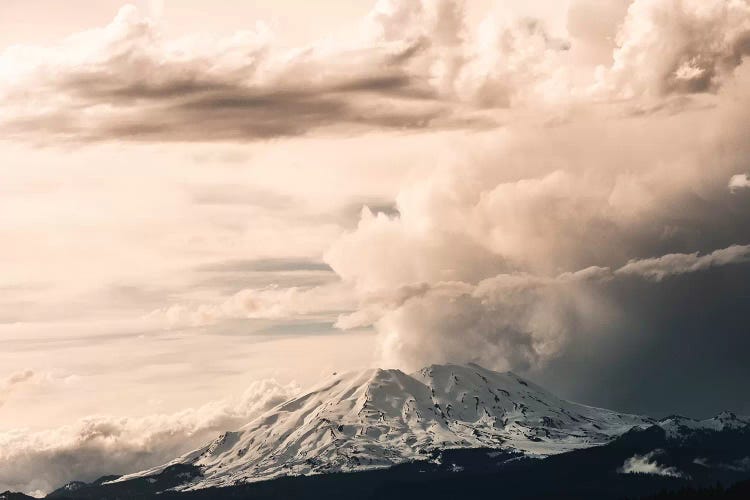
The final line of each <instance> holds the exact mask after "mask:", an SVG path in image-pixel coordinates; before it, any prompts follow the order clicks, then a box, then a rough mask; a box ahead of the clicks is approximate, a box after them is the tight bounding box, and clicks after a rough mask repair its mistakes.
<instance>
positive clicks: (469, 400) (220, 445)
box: [117, 364, 654, 490]
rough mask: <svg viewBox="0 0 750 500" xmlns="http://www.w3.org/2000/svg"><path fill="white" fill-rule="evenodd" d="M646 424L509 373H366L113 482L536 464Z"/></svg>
mask: <svg viewBox="0 0 750 500" xmlns="http://www.w3.org/2000/svg"><path fill="white" fill-rule="evenodd" d="M653 423H654V421H653V420H652V419H650V418H647V417H641V416H636V415H628V414H621V413H616V412H613V411H609V410H604V409H600V408H593V407H590V406H584V405H580V404H576V403H571V402H568V401H565V400H562V399H560V398H558V397H556V396H554V395H553V394H551V393H549V392H548V391H546V390H544V389H543V388H541V387H539V386H537V385H535V384H533V383H532V382H529V381H527V380H524V379H523V378H521V377H519V376H518V375H515V374H514V373H511V372H506V373H498V372H494V371H491V370H488V369H485V368H483V367H481V366H478V365H475V364H469V365H452V364H448V365H432V366H428V367H426V368H423V369H421V370H419V371H417V372H415V373H412V374H406V373H404V372H402V371H400V370H382V369H372V370H364V371H360V372H352V373H345V374H341V375H334V376H333V377H331V378H330V379H328V380H326V381H324V382H323V383H321V384H319V385H318V386H316V387H314V388H313V389H311V390H310V391H308V392H306V393H305V394H303V395H301V396H299V397H296V398H293V399H291V400H289V401H287V402H285V403H283V404H281V405H279V406H277V407H275V408H273V409H272V410H270V411H268V412H266V413H265V414H263V415H261V416H259V417H258V418H256V419H255V420H253V421H251V422H250V423H248V424H247V425H245V426H244V427H243V428H242V429H240V430H239V431H236V432H227V433H225V434H223V435H221V436H220V437H219V438H218V439H216V440H215V441H213V442H212V443H209V444H207V445H206V446H204V447H203V448H200V449H198V450H195V451H193V452H191V453H188V454H186V455H184V456H182V457H180V458H178V459H176V460H174V461H172V462H170V463H168V464H165V465H163V466H160V467H156V468H153V469H149V470H146V471H142V472H139V473H137V474H131V475H128V476H123V477H121V478H119V479H117V481H126V480H130V479H133V478H138V477H149V476H153V475H155V474H159V473H160V472H162V471H164V470H165V469H167V468H170V467H171V468H174V467H176V466H193V467H197V468H198V469H199V470H200V472H201V474H200V475H196V476H190V475H188V476H186V478H185V479H186V480H185V482H184V483H183V484H182V485H180V486H178V487H177V489H181V490H191V489H199V488H207V487H214V486H229V485H235V484H240V483H245V482H252V481H260V480H265V479H271V478H274V477H278V476H283V475H308V474H319V473H329V472H341V471H356V470H364V469H373V468H382V467H389V466H392V465H395V464H398V463H403V462H408V461H415V460H428V459H430V458H431V457H432V456H433V454H434V453H435V452H437V451H439V450H445V449H453V448H494V449H498V450H504V451H510V452H514V453H518V454H523V455H530V456H540V457H541V456H548V455H554V454H558V453H562V452H566V451H570V450H574V449H579V448H587V447H591V446H595V445H600V444H604V443H606V442H608V441H610V440H611V439H613V438H614V437H617V436H619V435H621V434H623V433H625V432H626V431H628V430H630V429H631V428H633V427H645V426H648V425H651V424H653Z"/></svg>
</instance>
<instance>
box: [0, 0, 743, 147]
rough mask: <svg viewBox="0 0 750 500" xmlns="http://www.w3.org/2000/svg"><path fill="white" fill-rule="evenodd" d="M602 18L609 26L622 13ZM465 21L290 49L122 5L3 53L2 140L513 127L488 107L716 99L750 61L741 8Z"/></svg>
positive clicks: (377, 26)
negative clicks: (566, 28) (171, 31)
mask: <svg viewBox="0 0 750 500" xmlns="http://www.w3.org/2000/svg"><path fill="white" fill-rule="evenodd" d="M578 3H580V2H574V5H573V8H574V9H575V8H576V7H577V6H578ZM578 9H579V10H580V9H581V7H578ZM600 10H602V12H601V13H600V14H602V17H605V18H606V17H611V18H614V19H616V18H617V16H618V15H620V14H621V12H622V7H621V6H620V5H619V3H618V2H612V4H611V5H610V6H607V7H600ZM466 11H467V8H466V6H465V5H464V3H463V2H460V1H454V0H440V1H437V2H433V1H426V0H420V1H417V2H403V1H393V0H381V1H379V2H377V3H376V5H375V6H374V7H373V9H372V10H371V12H370V13H369V15H368V16H367V17H366V18H365V19H364V20H362V21H361V26H360V30H359V32H360V35H359V36H358V37H354V38H352V37H346V38H344V37H339V38H337V37H335V36H334V37H330V38H329V39H326V40H324V41H322V42H317V43H313V44H311V45H309V46H306V47H300V48H295V49H285V48H282V47H281V46H280V45H279V44H278V43H277V42H276V40H275V37H274V35H273V33H272V32H271V31H270V30H269V28H268V27H267V26H265V25H264V24H262V23H258V24H257V26H255V27H254V29H251V30H247V31H243V32H239V33H236V34H234V35H231V36H227V37H223V38H217V39H205V38H204V39H200V38H196V37H193V38H189V37H188V38H184V39H180V40H170V39H166V38H165V37H164V36H163V35H162V30H161V28H160V25H159V23H160V21H159V19H158V18H151V17H148V16H146V15H145V14H144V13H141V12H139V11H138V9H137V8H135V7H134V6H132V5H128V6H125V7H123V8H122V9H121V10H120V11H119V13H118V14H117V15H116V17H115V18H114V19H113V21H112V22H111V23H110V24H109V25H107V26H105V27H104V28H100V29H94V30H90V31H87V32H83V33H79V34H77V35H75V36H71V37H69V38H68V39H66V40H65V41H64V42H62V43H60V44H59V45H57V46H53V47H48V48H42V47H32V46H12V47H10V48H8V49H6V50H5V51H4V52H3V53H2V54H0V74H2V75H4V76H5V79H4V80H5V82H6V83H5V84H3V85H2V86H1V87H0V94H1V95H3V97H4V102H5V104H4V105H3V115H4V116H5V117H6V118H5V119H4V120H3V121H2V124H1V126H2V130H3V132H4V133H5V134H6V135H10V136H13V137H25V136H29V135H30V134H34V135H35V139H34V140H40V139H41V138H43V137H45V136H46V137H47V138H48V139H62V140H75V141H100V140H113V139H118V140H135V141H156V140H159V141H172V140H177V141H196V140H199V141H211V140H234V141H250V140H257V139H265V138H272V137H283V136H295V135H300V134H306V133H308V132H311V131H314V130H326V129H334V130H335V129H342V127H345V128H346V129H347V130H349V131H351V130H352V129H354V130H356V129H358V128H359V129H361V130H371V129H424V128H426V127H430V128H436V127H449V128H452V127H470V128H474V127H481V126H488V125H492V124H498V123H502V122H504V121H505V120H507V115H502V114H500V115H498V114H497V113H495V112H496V111H498V110H507V109H525V108H529V107H533V108H540V107H541V108H545V109H549V108H552V109H555V108H558V107H559V106H561V105H562V106H569V105H574V104H575V103H579V102H587V101H592V100H595V101H601V100H611V99H620V98H634V97H637V98H641V97H643V98H657V99H659V98H663V97H666V96H674V95H680V96H684V95H690V94H699V93H707V92H708V93H711V92H716V91H718V90H719V89H720V88H721V87H722V86H723V85H724V84H725V83H726V81H727V80H728V79H730V78H731V75H732V73H733V71H734V70H735V69H736V68H737V67H738V66H739V65H740V64H741V62H742V58H743V56H744V55H745V54H747V53H748V52H750V42H749V40H750V28H749V27H748V25H747V22H746V19H747V17H748V13H750V8H749V7H748V5H747V3H746V2H744V1H737V2H729V3H727V2H724V1H721V0H713V1H710V2H705V1H703V2H699V1H697V0H681V1H678V2H673V3H666V2H663V1H654V0H636V1H634V2H633V3H632V4H631V5H630V7H629V8H628V9H627V13H626V14H625V17H624V19H623V20H622V22H621V27H620V29H619V30H618V31H617V32H616V33H614V32H611V33H606V34H599V37H598V38H597V36H596V34H595V33H592V30H593V28H592V27H591V26H588V25H587V23H586V22H585V20H584V21H580V15H579V21H578V22H577V23H576V24H571V25H572V27H573V29H571V32H570V33H560V34H554V33H551V32H550V31H549V28H548V27H547V26H546V25H545V23H544V22H543V21H541V20H539V19H535V18H521V19H517V18H516V19H513V18H509V17H508V16H505V15H503V13H502V12H500V13H498V14H497V15H490V16H486V18H485V19H484V21H482V22H481V23H470V22H469V21H468V16H467V14H466ZM615 26H616V24H615ZM603 35H606V36H603ZM606 38H609V39H612V38H616V46H615V47H614V48H613V50H612V52H611V61H609V62H607V63H602V64H598V65H596V64H592V63H591V62H589V63H587V64H581V58H580V57H578V53H579V52H582V51H585V50H586V49H587V47H589V46H591V45H592V43H593V44H595V43H600V44H603V45H604V46H606V45H607V44H609V43H611V42H608V41H606ZM571 51H572V53H570V52H571ZM635 105H636V107H638V106H641V105H645V103H635ZM653 105H657V104H655V103H653V102H650V101H649V106H653Z"/></svg>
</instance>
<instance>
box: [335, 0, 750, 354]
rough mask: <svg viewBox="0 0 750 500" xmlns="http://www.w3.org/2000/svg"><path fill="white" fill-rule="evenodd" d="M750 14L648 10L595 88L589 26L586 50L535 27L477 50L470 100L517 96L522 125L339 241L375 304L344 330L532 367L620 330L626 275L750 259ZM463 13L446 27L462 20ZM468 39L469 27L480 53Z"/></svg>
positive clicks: (732, 7) (355, 281)
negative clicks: (748, 178) (737, 196)
mask: <svg viewBox="0 0 750 500" xmlns="http://www.w3.org/2000/svg"><path fill="white" fill-rule="evenodd" d="M749 7H750V6H749V5H748V4H747V3H746V2H724V1H713V2H704V1H701V2H693V1H677V2H657V1H648V0H636V1H634V2H632V3H631V4H630V5H629V7H628V9H627V10H626V11H625V10H621V11H620V12H622V15H623V16H624V18H622V19H621V20H620V22H619V23H613V28H612V29H613V31H612V32H611V33H609V37H610V38H614V39H615V40H616V43H615V45H614V46H613V47H612V48H611V52H610V58H609V62H607V63H606V64H604V63H600V64H598V65H591V66H590V67H589V68H588V69H590V73H589V76H590V77H591V80H588V81H589V84H586V83H580V82H582V81H583V82H585V81H586V80H585V79H583V77H582V75H584V74H585V72H586V71H587V70H586V67H585V64H581V65H580V66H579V67H575V66H574V65H573V64H572V62H573V61H574V60H575V58H574V57H573V55H574V53H575V52H576V50H577V44H580V45H585V44H587V43H591V41H590V40H591V36H589V35H590V33H587V32H586V30H585V29H582V28H581V27H579V28H578V32H579V33H583V34H584V35H586V37H584V39H582V40H578V39H576V38H575V36H573V35H572V34H571V36H570V37H569V38H570V39H569V40H566V41H555V40H554V39H553V38H552V37H550V36H549V35H547V34H545V33H543V32H541V31H537V30H541V28H540V27H539V26H538V25H537V24H534V23H532V22H531V21H526V22H525V24H523V25H522V26H523V29H521V32H520V33H523V34H522V35H521V34H519V32H518V31H513V30H512V29H511V30H510V31H508V30H506V31H504V32H503V34H502V35H500V36H499V37H498V38H493V40H494V41H493V43H492V44H490V46H491V47H493V49H492V50H491V51H490V52H491V54H490V52H486V51H485V52H479V53H478V54H477V53H474V52H472V51H467V52H464V54H466V53H469V54H472V55H471V56H469V57H468V59H467V58H466V57H464V58H462V59H460V60H459V61H458V62H455V61H454V62H455V64H456V65H457V67H456V66H452V67H451V68H452V69H451V70H450V71H449V73H450V74H452V75H455V76H454V77H453V78H452V79H451V84H452V85H453V89H454V90H456V91H457V92H458V93H459V94H460V95H463V94H462V93H461V89H466V88H473V89H474V92H473V93H471V95H472V96H473V98H474V99H478V98H479V101H475V102H481V103H483V104H484V105H485V106H487V105H489V102H488V101H487V99H481V98H480V97H481V95H482V91H479V90H478V89H484V90H483V91H486V92H488V94H489V95H492V96H494V97H495V98H499V97H500V96H504V97H503V98H502V99H501V101H502V103H503V105H504V106H506V107H507V108H508V115H507V116H509V117H512V118H510V119H509V122H508V125H507V126H506V127H505V128H504V129H503V131H502V132H501V133H499V134H497V133H496V134H495V135H493V137H492V138H491V139H489V138H487V140H485V141H482V140H476V141H473V142H470V144H469V145H468V146H467V145H465V144H461V145H457V148H456V149H457V151H459V153H457V154H456V156H455V158H452V159H449V160H445V159H438V160H437V164H436V165H435V168H433V169H432V170H431V172H432V173H431V175H430V176H429V177H428V178H426V179H425V178H420V179H417V180H415V182H413V183H412V184H411V185H408V186H406V187H404V188H403V189H402V190H401V192H400V194H399V196H398V198H397V207H398V215H396V216H387V215H384V214H377V215H376V214H373V213H371V212H370V211H368V210H364V211H363V213H362V218H361V220H360V222H359V225H358V227H357V229H356V230H355V231H353V232H351V233H349V234H347V235H345V236H343V237H342V238H341V239H339V240H338V241H337V242H336V243H335V244H334V245H333V246H332V248H331V249H330V251H329V252H328V254H327V261H328V262H329V264H330V265H331V267H332V268H333V269H334V270H335V271H336V272H337V273H338V274H339V275H340V276H341V277H342V278H343V279H344V281H346V282H348V283H350V284H351V285H352V286H353V287H354V288H355V289H356V290H357V292H358V294H359V297H360V299H361V300H360V307H359V309H358V310H357V311H356V312H355V313H353V314H350V315H347V316H342V317H340V319H339V323H338V324H339V326H341V327H344V328H346V327H353V326H360V325H363V324H369V323H372V324H374V325H375V327H376V328H377V329H378V330H379V331H380V332H381V336H382V341H383V342H382V349H383V355H384V356H385V359H387V360H388V361H389V362H392V363H394V364H407V365H411V366H417V365H419V364H421V363H424V362H426V361H445V360H461V361H466V360H472V359H473V360H479V361H482V362H484V363H486V364H489V365H494V366H497V367H505V368H508V367H510V368H528V367H529V366H533V365H536V364H538V363H540V362H542V361H544V360H546V359H549V358H550V357H552V356H555V355H556V354H558V353H559V352H560V351H561V349H562V348H563V346H564V345H565V344H566V342H567V341H568V340H569V338H570V336H571V335H572V334H574V333H578V334H580V333H582V332H587V331H589V332H590V331H600V332H601V331H606V329H607V328H608V326H607V324H608V320H610V319H612V318H613V316H612V315H614V314H617V313H618V311H617V308H616V307H615V305H614V304H612V303H611V301H610V300H609V299H608V292H607V291H608V290H609V289H610V288H612V287H613V286H617V284H616V283H613V281H617V280H623V279H627V277H637V278H640V279H648V280H655V281H658V280H662V279H666V278H667V277H669V276H671V275H676V274H684V273H690V272H699V271H701V270H705V269H708V268H711V267H714V266H723V265H729V264H732V263H741V262H743V261H745V260H746V259H747V247H746V246H741V245H736V244H737V243H747V234H749V233H747V232H744V229H745V228H747V226H748V216H747V212H746V211H744V212H743V211H742V210H740V211H739V212H738V206H737V205H732V203H744V202H739V201H736V202H732V201H731V200H729V201H728V200H727V198H728V194H727V189H726V179H728V178H729V177H730V176H731V174H732V173H733V172H736V171H737V169H738V167H739V166H740V165H746V164H747V162H748V161H749V160H750V155H749V154H748V153H749V151H748V145H747V141H746V140H744V139H743V132H742V130H743V128H744V127H743V124H744V123H747V120H748V118H750V116H749V115H750V107H749V106H748V97H750V95H749V94H748V90H747V89H748V88H750V86H748V84H749V83H750V66H748V65H749V64H750V63H747V62H745V59H744V56H745V54H746V53H748V52H750V43H749V42H750V10H749ZM576 8H577V9H580V6H578V7H576ZM612 8H613V10H614V11H616V10H617V9H615V6H614V5H613V6H612ZM449 12H450V16H451V17H450V19H451V22H450V23H447V25H449V26H452V27H456V26H463V25H461V23H457V22H456V21H455V16H456V11H455V10H450V11H449ZM573 12H577V11H573V10H571V13H573ZM402 14H403V20H402V22H403V23H408V20H409V19H411V17H410V15H406V14H405V13H402ZM579 15H580V14H579ZM616 26H619V28H617V27H616ZM401 27H402V28H403V26H402V25H401ZM492 28H493V29H497V26H495V25H493V26H492ZM584 28H585V27H584ZM467 29H468V28H467V27H466V26H463V28H462V29H457V30H456V33H457V36H459V37H461V40H462V43H464V44H467V43H469V42H468V40H474V38H472V35H471V34H469V33H468V32H467ZM487 29H489V28H488V26H486V24H485V25H483V26H482V27H480V31H479V35H477V36H478V37H479V39H482V38H481V37H482V36H484V35H485V34H486V30H487ZM515 29H518V28H515ZM533 33H537V34H536V35H534V34H533ZM496 34H497V33H495V35H496ZM536 36H539V37H540V39H542V40H544V43H543V44H542V45H543V47H541V46H539V45H537V44H534V43H531V42H532V40H533V39H534V37H536ZM519 37H530V38H519ZM603 38H604V37H603ZM521 40H523V41H521ZM579 42H580V43H579ZM479 46H480V47H481V44H480V45H479ZM464 47H465V45H464ZM473 47H474V48H476V47H477V46H476V45H475V46H473ZM566 49H569V50H568V51H569V52H571V54H570V55H569V57H568V58H567V59H565V58H561V57H560V51H566ZM498 51H499V52H498ZM500 52H503V53H500ZM519 57H523V58H524V60H523V63H521V62H517V59H516V58H519ZM528 57H531V58H532V59H530V60H528V59H525V58H528ZM487 58H490V59H487ZM490 60H491V62H489V61H490ZM482 61H484V62H485V63H486V65H484V66H482V65H481V64H480V63H481V62H482ZM532 61H533V62H532ZM480 66H481V67H483V68H484V69H485V71H475V69H476V68H478V67H480ZM519 72H523V74H521V73H519ZM490 74H492V75H495V76H497V78H496V79H493V78H490V77H489V75H490ZM442 75H443V76H445V74H442ZM495 85H498V86H495ZM502 86H504V87H502ZM501 87H502V88H504V91H501ZM511 89H513V90H512V91H511ZM536 92H538V93H539V95H534V93H536ZM558 92H559V94H558ZM522 94H523V95H524V97H525V98H524V99H520V98H519V96H520V95H522ZM493 104H494V105H499V104H500V101H494V102H493ZM467 142H469V141H467ZM430 161H435V160H434V159H432V160H430ZM740 184H741V182H738V181H736V180H735V181H733V183H730V186H731V187H732V188H733V190H735V192H737V189H738V188H737V186H739V185H740ZM717 221H721V224H718V225H717V224H715V223H716V222H717ZM717 247H718V248H717ZM724 247H726V248H724ZM695 250H701V251H704V252H707V253H708V254H707V255H703V256H700V257H699V256H698V254H697V253H693V252H694V251H695ZM714 250H715V251H714ZM662 254H668V255H664V256H662ZM611 270H612V271H611Z"/></svg>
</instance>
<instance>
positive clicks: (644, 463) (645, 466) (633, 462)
mask: <svg viewBox="0 0 750 500" xmlns="http://www.w3.org/2000/svg"><path fill="white" fill-rule="evenodd" d="M663 453H664V452H663V451H662V450H654V451H651V452H649V453H646V454H645V455H633V456H632V457H630V458H628V459H627V460H625V463H624V464H622V467H620V468H619V469H618V471H617V472H619V473H620V474H654V475H657V476H665V477H674V478H680V479H684V478H687V476H685V475H684V474H683V473H682V472H680V471H679V470H678V469H677V468H676V467H666V466H663V465H659V464H658V463H657V462H656V457H658V456H659V455H661V454H663Z"/></svg>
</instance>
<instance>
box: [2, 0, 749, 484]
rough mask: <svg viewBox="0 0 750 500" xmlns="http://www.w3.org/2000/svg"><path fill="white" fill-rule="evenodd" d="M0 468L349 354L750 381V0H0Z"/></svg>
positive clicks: (598, 377)
mask: <svg viewBox="0 0 750 500" xmlns="http://www.w3.org/2000/svg"><path fill="white" fill-rule="evenodd" d="M0 23H2V29H0V137H2V140H0V179H1V180H0V234H1V235H2V236H3V244H2V245H0V262H1V263H2V266H1V267H0V345H2V349H0V491H3V490H5V489H13V490H22V491H26V492H31V493H37V494H41V493H44V492H47V491H49V490H50V489H52V488H54V487H57V486H60V485H61V484H63V483H65V482H67V481H70V480H72V479H84V480H91V479H95V478H96V477H98V476H100V475H103V474H105V473H127V472H133V471H136V470H139V469H142V468H145V467H148V466H152V465H155V464H158V463H160V462H163V461H164V460H167V459H171V458H173V457H174V456H176V455H178V454H179V453H182V452H185V451H188V450H190V449H192V448H193V447H195V446H197V445H200V444H202V443H203V442H205V441H207V440H210V439H211V438H212V437H213V436H215V435H216V434H218V433H219V432H221V431H224V430H227V429H233V428H237V427H239V426H241V425H242V424H244V423H245V422H247V421H248V420H249V419H250V418H252V417H253V416H254V415H257V414H259V412H262V411H263V410H265V409H268V408H270V407H272V406H273V405H274V404H276V403H278V402H280V401H282V400H283V399H284V398H287V397H290V396H292V395H294V394H296V393H297V392H298V391H300V390H302V389H304V387H306V386H308V385H310V384H312V383H315V382H317V381H318V380H319V379H320V378H322V377H325V376H328V375H330V374H331V373H333V372H336V371H344V370H355V369H362V368H367V367H373V366H382V367H395V368H400V369H403V370H405V371H412V370H415V369H418V368H420V367H422V366H425V365H427V364H430V363H446V362H456V363H465V362H478V363H480V364H482V365H484V366H487V367H489V368H492V369H497V370H513V371H515V372H517V373H519V374H521V375H523V376H527V377H529V378H530V379H532V380H534V381H536V382H538V383H540V384H541V385H543V386H545V387H547V388H548V389H550V390H552V391H553V392H555V393H556V394H558V395H560V396H561V397H565V398H568V399H572V400H575V401H579V402H582V403H586V404H591V405H597V406H603V407H607V408H611V409H614V410H619V411H626V412H631V413H643V414H649V415H653V416H657V417H660V416H665V415H668V414H673V413H680V414H684V415H688V416H692V417H696V418H704V417H708V416H711V415H713V414H716V413H719V412H720V411H723V410H730V411H735V412H738V413H746V414H748V413H750V400H748V398H747V396H746V393H747V391H746V387H747V384H748V382H750V363H747V355H746V353H747V352H750V331H748V327H747V324H748V323H747V317H748V311H749V310H750V287H748V283H750V279H749V278H750V141H748V140H747V133H746V128H747V127H746V123H747V121H748V119H749V118H750V61H748V57H747V56H748V54H750V2H748V1H747V0H732V1H726V0H606V1H600V0H570V1H561V2H548V1H542V0H536V1H528V0H526V1H515V0H512V1H503V2H501V1H492V0H482V1H477V2H460V1H458V0H438V1H431V0H421V1H416V0H415V1H411V0H379V1H369V0H368V1H364V0H362V1H349V0H347V1H344V0H321V1H320V2H297V1H292V0H285V1H270V0H268V1H265V0H263V1H257V2H230V1H214V2H211V3H210V5H209V4H207V3H206V2H199V1H197V0H180V1H179V2H178V1H175V0H172V1H170V0H164V1H156V0H154V1H141V2H134V3H132V4H123V3H122V2H119V1H116V0H102V1H98V0H97V1H96V2H95V1H93V0H70V1H68V2H66V9H65V10H61V9H60V8H59V5H58V2H55V1H52V0H24V1H16V0H5V1H3V2H1V3H0Z"/></svg>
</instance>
